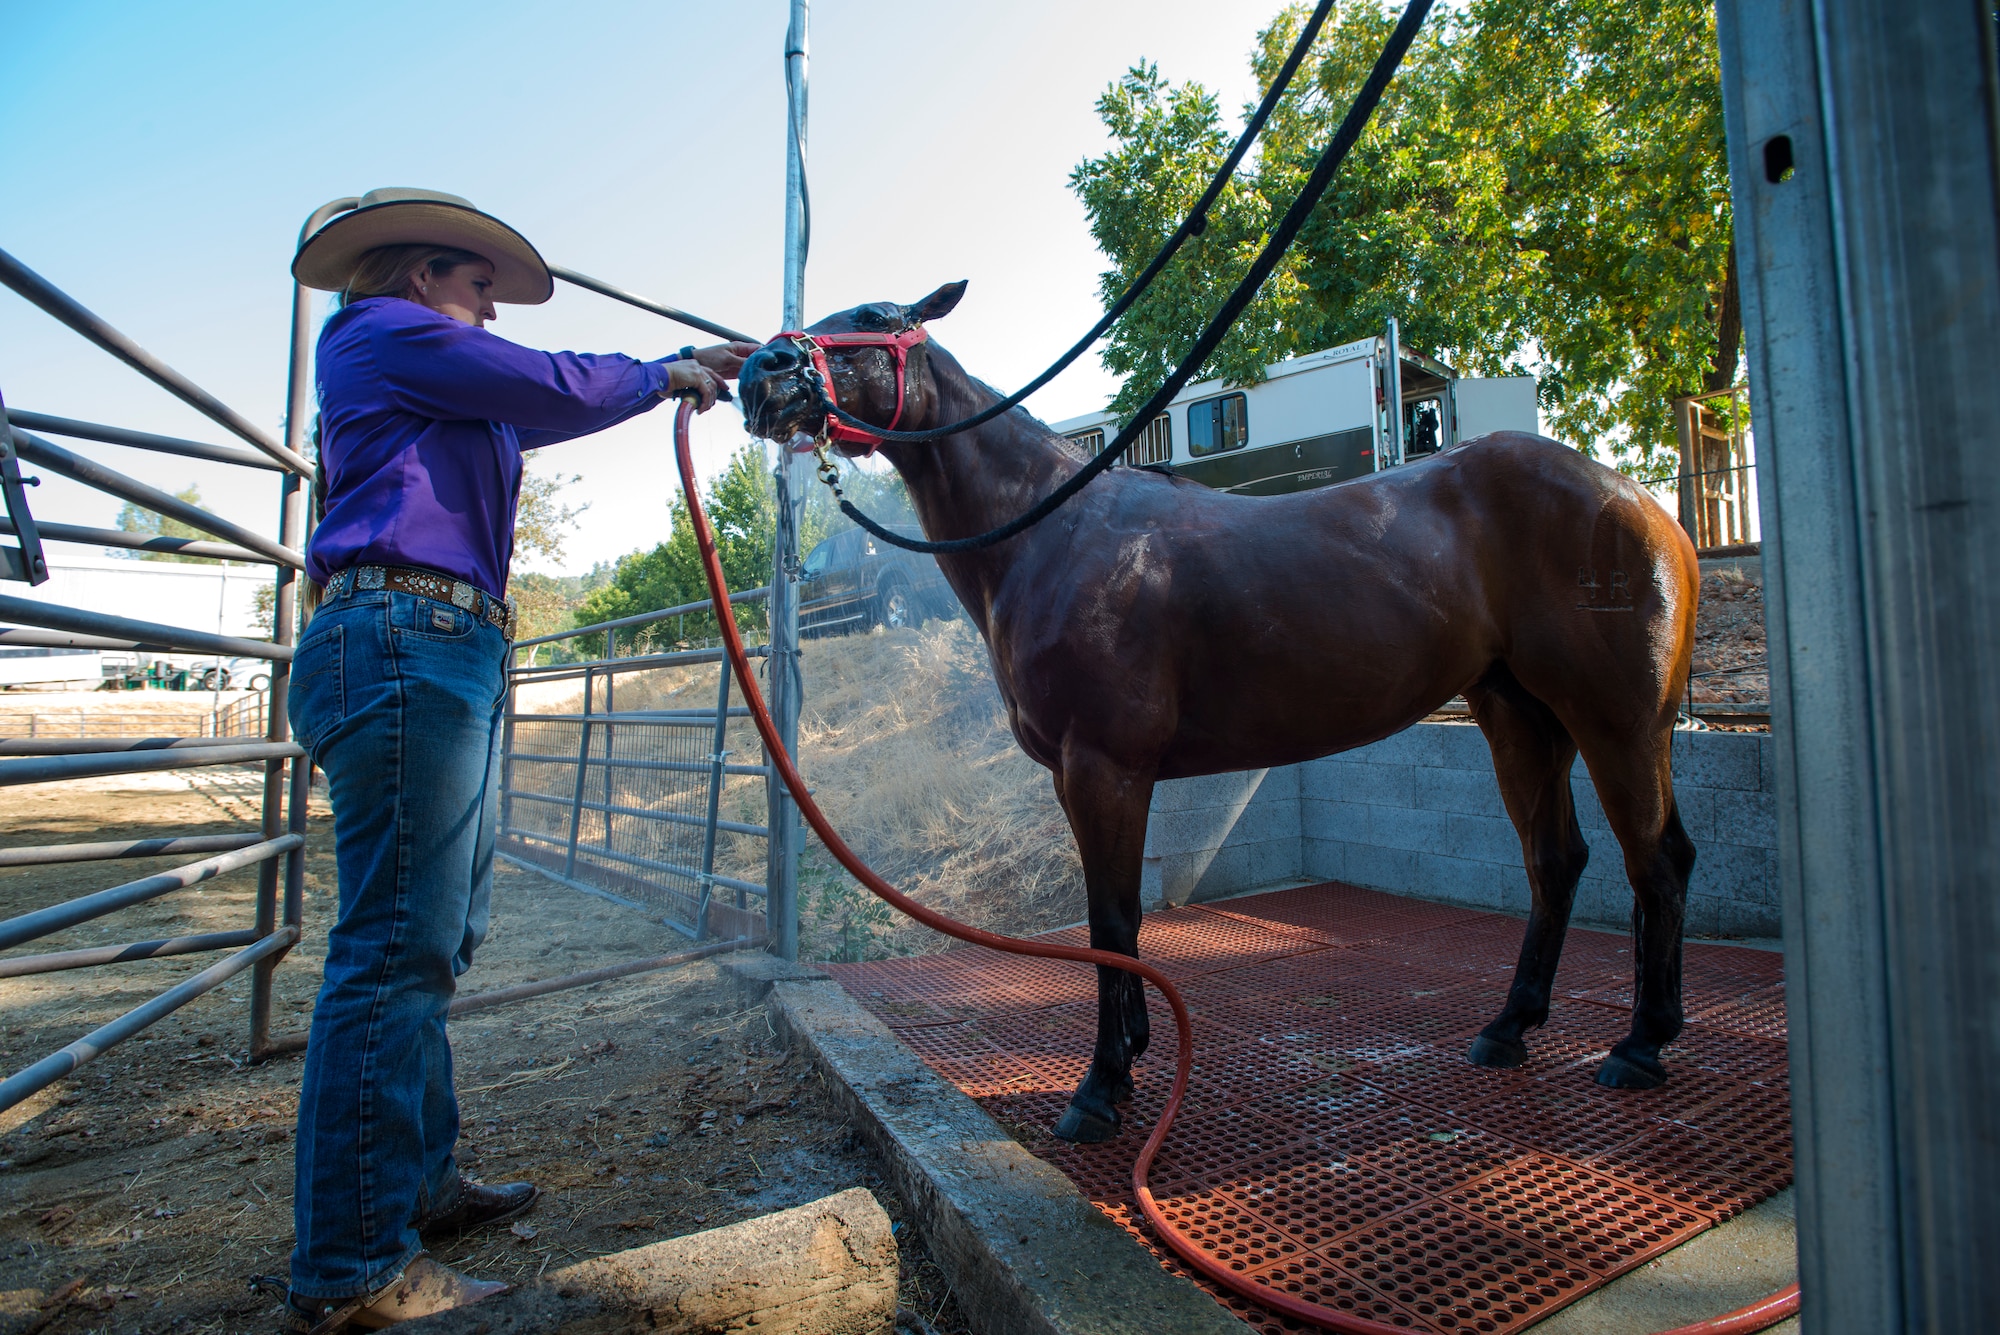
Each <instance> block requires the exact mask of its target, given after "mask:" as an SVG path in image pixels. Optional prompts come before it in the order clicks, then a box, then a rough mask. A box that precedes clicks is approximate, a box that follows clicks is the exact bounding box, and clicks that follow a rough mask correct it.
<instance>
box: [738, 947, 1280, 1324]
mask: <svg viewBox="0 0 2000 1335" xmlns="http://www.w3.org/2000/svg"><path fill="white" fill-rule="evenodd" d="M722 969H723V972H724V973H725V974H727V975H729V976H730V977H732V978H733V979H735V981H736V983H737V984H738V986H739V987H740V988H741V989H742V990H743V991H744V992H745V993H746V994H747V995H748V996H749V997H750V998H751V999H753V1000H758V1001H765V1002H768V1003H769V1005H770V1007H771V1020H772V1023H773V1024H774V1025H777V1026H778V1027H780V1029H781V1030H782V1031H783V1032H784V1033H785V1035H786V1037H787V1038H790V1039H796V1040H797V1041H798V1042H799V1043H801V1044H802V1045H804V1047H805V1048H806V1049H807V1050H808V1051H810V1052H811V1053H812V1055H813V1058H814V1060H815V1061H816V1062H817V1063H818V1065H819V1067H820V1069H821V1070H822V1071H824V1072H825V1073H826V1075H827V1077H828V1081H829V1084H830V1085H831V1087H832V1088H833V1091H834V1093H835V1096H836V1097H837V1098H838V1099H839V1100H840V1102H841V1103H842V1104H843V1106H844V1108H845V1110H846V1112H847V1113H848V1115H849V1116H850V1117H851V1118H852V1119H853V1122H854V1126H855V1129H856V1130H857V1131H858V1132H859V1133H860V1134H861V1136H862V1138H863V1139H864V1140H866V1141H867V1142H868V1144H869V1145H870V1147H871V1148H873V1149H874V1150H875V1152H876V1153H877V1154H879V1155H880V1156H881V1157H882V1161H883V1163H884V1165H885V1166H886V1168H887V1170H888V1174H889V1179H890V1181H891V1182H892V1183H894V1184H895V1187H896V1190H897V1192H898V1193H899V1194H900V1195H901V1196H902V1198H903V1200H904V1201H905V1202H906V1203H907V1204H908V1206H909V1208H910V1210H911V1211H912V1212H913V1213H914V1214H915V1215H916V1221H917V1225H918V1227H919V1228H920V1229H921V1230H922V1231H923V1235H924V1241H925V1242H926V1243H927V1244H928V1246H929V1247H930V1251H931V1254H932V1256H933V1257H935V1258H936V1260H937V1263H938V1265H939V1266H940V1267H942V1268H943V1270H944V1271H945V1273H946V1274H947V1275H948V1276H950V1278H951V1281H952V1286H953V1292H954V1293H955V1295H956V1296H957V1299H958V1304H959V1310H960V1311H962V1312H964V1313H965V1314H966V1316H967V1317H968V1318H969V1319H970V1320H971V1321H973V1323H974V1324H975V1325H976V1326H977V1327H978V1328H979V1329H980V1330H981V1331H983V1332H991V1333H992V1335H1001V1332H1005V1333H1006V1335H1016V1332H1020V1333H1021V1335H1027V1333H1029V1332H1033V1335H1243V1333H1244V1332H1245V1331H1246V1330H1248V1329H1249V1327H1247V1326H1246V1325H1244V1323H1243V1322H1241V1321H1239V1320H1237V1319H1236V1317H1235V1316H1234V1315H1233V1314H1231V1313H1230V1311H1229V1310H1228V1309H1227V1308H1225V1307H1223V1306H1222V1305H1221V1304H1220V1303H1218V1302H1217V1301H1216V1300H1215V1299H1213V1298H1211V1297H1210V1296H1209V1295H1208V1294H1207V1293H1206V1292H1204V1291H1203V1290H1201V1289H1199V1288H1197V1287H1196V1286H1195V1285H1193V1284H1192V1283H1189V1282H1188V1281H1187V1280H1184V1279H1181V1278H1179V1277H1178V1276H1175V1275H1170V1274H1168V1273H1167V1272H1166V1271H1165V1270H1163V1269H1161V1267H1160V1263H1159V1260H1158V1259H1157V1258H1155V1257H1154V1256H1153V1254H1152V1253H1151V1252H1149V1251H1147V1250H1146V1248H1145V1247H1144V1246H1142V1245H1141V1244H1140V1243H1139V1241H1138V1240H1137V1239H1136V1238H1134V1237H1133V1236H1132V1235H1131V1234H1129V1233H1127V1232H1126V1231H1125V1230H1124V1229H1122V1228H1120V1227H1118V1225H1116V1224H1114V1223H1112V1222H1111V1221H1110V1220H1109V1219H1107V1218H1105V1217H1104V1215H1103V1214H1102V1213H1100V1212H1099V1211H1098V1210H1097V1209H1096V1208H1095V1207H1094V1206H1092V1205H1091V1204H1090V1202H1089V1201H1087V1200H1085V1199H1084V1198H1083V1197H1082V1195H1081V1194H1079V1193H1078V1192H1077V1190H1076V1187H1075V1186H1074V1185H1072V1184H1071V1182H1070V1180H1069V1179H1068V1178H1066V1177H1064V1176H1063V1175H1062V1174H1061V1173H1060V1172H1058V1171H1057V1170H1056V1169H1054V1168H1052V1167H1050V1166H1049V1165H1048V1164H1045V1163H1043V1162H1042V1161H1041V1160H1040V1159H1037V1158H1035V1157H1034V1156H1033V1155H1032V1154H1029V1153H1028V1152H1027V1151H1026V1150H1024V1149H1022V1148H1021V1146H1020V1145H1019V1144H1017V1143H1016V1142H1015V1141H1014V1140H1013V1139H1011V1138H1010V1137H1009V1136H1008V1135H1007V1133H1006V1132H1005V1131H1003V1130H1001V1129H1000V1126H999V1124H998V1123H996V1122H995V1121H994V1120H993V1119H992V1118H991V1117H988V1116H987V1115H986V1113H985V1112H984V1111H982V1110H981V1109H980V1107H979V1105H978V1104H976V1103H974V1102H973V1101H972V1100H971V1099H969V1098H967V1097H966V1096H965V1095H964V1094H962V1093H960V1092H959V1091H958V1090H957V1089H955V1088H953V1087H952V1086H951V1085H949V1084H947V1083H946V1082H945V1081H944V1080H942V1079H940V1078H939V1077H938V1076H937V1075H936V1074H935V1073H934V1072H932V1071H931V1069H930V1068H929V1067H927V1066H925V1065H924V1064H923V1062H922V1061H920V1060H919V1059H918V1058H917V1055H916V1054H915V1053H914V1052H912V1051H910V1049H909V1048H907V1047H905V1046H904V1045H903V1043H902V1042H901V1041H900V1040H898V1039H897V1038H896V1036H895V1035H894V1034H892V1033H890V1032H889V1029H888V1026H886V1025H884V1024H883V1023H882V1022H881V1021H880V1020H878V1019H876V1018H875V1017H874V1016H873V1015H871V1014H869V1013H868V1012H867V1011H866V1010H865V1009H863V1008H862V1007H861V1006H860V1005H859V1004H858V1003H857V1002H855V1001H854V999H853V998H851V997H849V996H848V995H847V993H846V992H845V991H844V990H843V989H842V988H841V986H840V985H839V984H838V983H836V982H834V981H833V979H832V978H830V977H828V976H827V975H826V974H825V973H822V972H821V971H820V970H818V969H814V968H811V967H810V966H802V965H796V964H789V963H787V962H786V961H784V960H780V959H776V958H773V957H772V956H769V955H739V956H735V957H732V958H729V959H727V960H725V961H723V963H722Z"/></svg>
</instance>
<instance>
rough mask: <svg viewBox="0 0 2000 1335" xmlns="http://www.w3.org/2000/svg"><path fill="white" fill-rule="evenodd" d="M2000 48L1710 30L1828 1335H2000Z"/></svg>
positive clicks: (1858, 20) (1754, 4) (1983, 11)
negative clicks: (1736, 276)
mask: <svg viewBox="0 0 2000 1335" xmlns="http://www.w3.org/2000/svg"><path fill="white" fill-rule="evenodd" d="M1991 24H1992V15H1991V10H1990V7H1989V6H1987V5H1983V4H1963V3H1962V4H1956V5H1945V4H1931V5H1921V6H1912V7H1899V6H1887V5H1882V4H1880V3H1877V2H1875V0H1784V2H1783V3H1770V2H1769V0H1721V3H1720V4H1719V5H1718V6H1717V30H1718V38H1719V41H1720V47H1721V66H1722V77H1723V106H1724V116H1725V123H1726V128H1727V131H1728V138H1729V158H1730V182H1731V194H1732V197H1733V199H1734V204H1735V208H1734V216H1735V225H1736V246H1737V255H1738V260H1739V271H1740V273H1741V274H1742V275H1743V279H1744V283H1743V310H1744V329H1745V332H1746V335H1747V338H1748V350H1749V359H1748V367H1749V375H1750V386H1751V394H1752V400H1753V402H1752V420H1753V421H1754V422H1756V424H1757V429H1758V431H1759V433H1760V437H1761V438H1760V440H1759V442H1758V444H1759V454H1760V456H1761V457H1760V459H1759V461H1758V463H1759V468H1760V472H1761V476H1760V478H1759V481H1758V492H1759V497H1760V503H1761V505H1762V507H1763V520H1764V524H1763V535H1764V542H1765V547H1764V572H1765V599H1766V620H1767V624H1768V633H1769V641H1770V647H1771V661H1772V676H1771V685H1772V702H1771V703H1772V720H1773V723H1774V725H1775V726H1774V733H1775V738H1774V740H1775V742H1776V746H1775V752H1776V757H1777V770H1778V772H1777V796H1778V804H1777V810H1778V841H1779V850H1778V851H1779V868H1780V872H1781V889H1782V894H1783V907H1784V928H1785V966H1786V967H1785V973H1786V994H1787V1003H1788V1007H1789V1013H1790V1017H1791V1067H1792V1109H1793V1113H1792V1124H1793V1136H1794V1141H1795V1153H1794V1160H1795V1163H1796V1165H1797V1173H1798V1191H1799V1195H1798V1224H1799V1232H1798V1245H1799V1275H1800V1284H1801V1286H1802V1288H1803V1289H1804V1291H1805V1308H1804V1313H1803V1316H1804V1325H1805V1329H1806V1330H1807V1331H1808V1332H1812V1333H1813V1335H1829V1333H1831V1332H1842V1333H1844V1332H1850V1331H1852V1332H1864V1331H1865V1332H1869V1333H1870V1335H1875V1333H1877V1332H1902V1331H1925V1332H1932V1331H1935V1332H1940V1333H1942V1332H1950V1331H1960V1330H1972V1329H1983V1328H1985V1325H1986V1323H1987V1322H1988V1321H1991V1320H1993V1314H1994V1313H1995V1312H2000V1267H1996V1266H1995V1265H1994V1264H1993V1259H1992V1258H1993V1256H1994V1254H1995V1251H1996V1249H2000V1138H1996V1137H1995V1135H1994V1134H1993V1129H1994V1127H1995V1125H1996V1121H1995V1112H1994V1110H1995V1108H1996V1107H2000V1025H1996V1024H1995V1021H1994V1017H1995V1016H1996V1015H2000V895H1996V894H1995V893H1994V869H1995V868H1996V867H2000V767H1996V765H1995V763H1994V759H1993V748H1994V739H1995V738H1996V737H2000V692H1996V691H1995V689H1994V667H1993V665H1994V664H1995V663H1996V662H2000V585H1996V583H1995V581H1994V580H1993V578H1992V573H1993V571H1994V570H1996V569H2000V518H1996V516H2000V445H1997V444H1996V440H1995V435H1996V423H2000V375H1995V374H1994V367H1995V366H1996V365H1997V364H2000V210H1996V207H1995V205H1996V200H2000V170H1996V165H1997V164H2000V155H1997V154H1996V147H2000V132H1996V126H2000V98H1996V83H2000V80H1996V73H1995V58H1994V42H1993V33H1992V31H1991Z"/></svg>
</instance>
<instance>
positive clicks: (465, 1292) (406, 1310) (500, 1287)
mask: <svg viewBox="0 0 2000 1335" xmlns="http://www.w3.org/2000/svg"><path fill="white" fill-rule="evenodd" d="M509 1287H511V1286H509V1285H506V1284H502V1283H500V1282H498V1281H496V1280H487V1279H474V1278H472V1276H470V1275H461V1274H460V1273H459V1272H458V1271H456V1270H453V1269H452V1268H451V1267H449V1266H444V1265H439V1264H438V1263H437V1262H436V1261H433V1260H432V1259H431V1258H430V1257H429V1256H427V1255H425V1254H423V1253H421V1252H419V1253H418V1254H417V1257H416V1259H415V1260H413V1261H411V1262H410V1263H409V1265H407V1266H405V1267H404V1268H403V1273H402V1274H400V1275H398V1276H397V1277H396V1279H395V1281H394V1282H393V1283H391V1284H390V1285H389V1286H388V1287H387V1288H383V1289H378V1290H376V1291H375V1292H374V1293H372V1294H362V1295H360V1296H358V1297H354V1298H301V1297H299V1296H298V1295H296V1294H289V1293H288V1294H286V1295H285V1324H284V1329H285V1331H286V1332H288V1333H289V1335H339V1332H341V1331H344V1330H348V1329H357V1330H383V1329H386V1328H387V1327H389V1326H394V1325H400V1324H401V1323H403V1322H405V1321H414V1320H416V1319H417V1318H418V1317H420V1316H432V1315H435V1314H436V1313H438V1312H449V1311H452V1310H453V1309H455V1308H460V1307H470V1306H471V1305H472V1304H474V1303H476V1302H479V1301H481V1300H482V1299H485V1298H491V1297H493V1296H494V1295H495V1294H500V1293H505V1292H507V1290H508V1288H509Z"/></svg>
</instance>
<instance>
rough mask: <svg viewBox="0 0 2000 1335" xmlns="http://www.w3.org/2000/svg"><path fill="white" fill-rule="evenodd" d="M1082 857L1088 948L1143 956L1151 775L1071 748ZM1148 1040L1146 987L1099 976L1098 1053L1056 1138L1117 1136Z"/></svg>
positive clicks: (1069, 800)
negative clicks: (1143, 870)
mask: <svg viewBox="0 0 2000 1335" xmlns="http://www.w3.org/2000/svg"><path fill="white" fill-rule="evenodd" d="M1056 793H1057V795H1058V796H1059V797H1060V798H1061V799H1062V804H1063V810H1064V811H1065V812H1066V813H1067V814H1068V815H1069V824H1070V829H1071V831H1072V832H1073V833H1074V834H1075V835H1076V846H1077V851H1078V853H1079V854H1080V855H1081V857H1082V859H1083V880H1084V887H1085V889H1086V891H1087V892H1088V894H1089V897H1090V944H1091V945H1092V946H1093V947H1095V948H1096V949H1098V950H1111V951H1116V952H1117V953H1118V954H1120V955H1130V956H1132V957H1133V958H1135V959H1136V958H1137V957H1138V954H1139V917H1140V912H1139V870H1140V866H1141V862H1142V859H1143V857H1144V853H1145V848H1146V816H1147V812H1148V810H1149V809H1150V808H1151V806H1152V801H1153V778H1152V774H1151V772H1150V771H1147V772H1144V773H1138V772H1135V771H1134V770H1133V769H1132V768H1130V767H1128V766H1123V765H1119V764H1116V763H1114V762H1112V761H1111V760H1109V759H1108V758H1107V757H1104V756H1102V755H1098V754H1095V753H1084V754H1078V753H1077V752H1076V750H1075V749H1073V748H1065V751H1064V758H1063V769H1062V774H1061V776H1060V778H1059V779H1058V780H1057V783H1056ZM1148 1038H1149V1033H1148V1029H1147V1018H1146V994H1145V986H1144V984H1143V983H1141V982H1140V981H1139V977H1138V975H1137V974H1131V973H1126V972H1125V971H1124V970H1122V969H1112V968H1106V967H1104V966H1102V965H1100V966H1099V967H1098V970H1097V1047H1096V1049H1095V1051H1093V1052H1092V1054H1091V1061H1090V1070H1089V1071H1087V1072H1086V1073H1085V1074H1084V1077H1083V1083H1081V1084H1079V1085H1078V1086H1077V1088H1076V1093H1075V1094H1074V1095H1072V1096H1071V1098H1070V1103H1069V1107H1068V1108H1067V1109H1065V1110H1064V1112H1063V1115H1062V1120H1060V1121H1059V1122H1057V1123H1056V1128H1055V1134H1056V1135H1058V1136H1060V1137H1062V1138H1063V1139H1064V1140H1074V1141H1082V1142H1085V1143H1091V1142H1095V1141H1101V1140H1109V1139H1111V1137H1113V1136H1115V1135H1117V1134H1118V1120H1119V1119H1118V1109H1117V1106H1116V1105H1118V1104H1120V1103H1125V1102H1127V1101H1129V1100H1130V1099H1131V1097H1132V1062H1133V1059H1134V1058H1136V1057H1138V1056H1139V1055H1140V1054H1141V1053H1143V1052H1145V1050H1146V1043H1147V1040H1148Z"/></svg>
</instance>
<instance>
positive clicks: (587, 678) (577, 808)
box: [563, 667, 597, 876]
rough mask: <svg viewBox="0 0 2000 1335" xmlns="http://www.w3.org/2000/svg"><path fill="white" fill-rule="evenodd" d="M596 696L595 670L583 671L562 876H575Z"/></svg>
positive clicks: (588, 771) (586, 669) (587, 669)
mask: <svg viewBox="0 0 2000 1335" xmlns="http://www.w3.org/2000/svg"><path fill="white" fill-rule="evenodd" d="M596 694H597V669H596V668H594V667H592V668H585V669H584V670H583V717H582V718H580V719H578V720H577V724H576V726H577V728H578V729H579V731H580V732H581V735H580V736H579V737H578V738H577V740H576V788H575V790H574V791H575V796H574V797H573V798H572V799H571V802H570V808H569V854H568V856H567V857H565V858H564V859H563V875H564V876H575V875H576V840H577V835H578V834H579V833H580V832H581V831H582V828H583V782H584V776H585V775H587V774H589V773H590V725H591V722H592V720H591V717H590V703H591V697H592V696H594V695H596Z"/></svg>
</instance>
